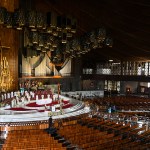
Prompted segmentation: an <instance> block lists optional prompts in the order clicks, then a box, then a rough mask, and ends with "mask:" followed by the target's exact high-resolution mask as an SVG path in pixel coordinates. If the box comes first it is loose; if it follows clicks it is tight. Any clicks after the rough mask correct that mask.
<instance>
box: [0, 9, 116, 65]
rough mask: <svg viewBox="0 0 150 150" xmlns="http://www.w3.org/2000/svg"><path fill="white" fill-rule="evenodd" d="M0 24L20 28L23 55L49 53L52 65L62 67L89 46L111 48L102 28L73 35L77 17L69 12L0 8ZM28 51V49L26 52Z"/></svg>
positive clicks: (89, 47) (90, 47) (88, 48)
mask: <svg viewBox="0 0 150 150" xmlns="http://www.w3.org/2000/svg"><path fill="white" fill-rule="evenodd" d="M0 24H3V25H4V26H6V27H7V28H14V29H17V30H23V32H24V37H25V39H24V41H25V42H24V50H26V51H27V52H24V54H26V56H25V57H33V56H36V54H37V55H39V54H40V53H49V52H50V53H51V55H50V56H49V58H50V60H51V62H52V63H53V64H54V65H55V66H61V65H62V64H63V62H64V61H65V60H66V59H70V58H74V57H80V56H81V55H82V54H85V53H87V52H89V51H90V50H92V49H96V48H102V47H105V46H106V47H112V45H113V40H112V38H111V37H108V36H107V33H106V29H105V28H103V27H101V28H98V29H95V30H92V31H90V32H87V33H85V34H84V35H83V36H81V37H79V38H74V37H75V36H74V35H75V33H76V28H77V20H76V19H75V18H73V17H71V16H69V15H66V16H61V15H58V14H56V13H55V12H47V13H43V12H40V11H37V10H34V9H30V10H23V9H20V8H19V9H16V10H15V11H14V12H8V11H7V10H6V9H5V8H3V7H0ZM29 51H31V52H29Z"/></svg>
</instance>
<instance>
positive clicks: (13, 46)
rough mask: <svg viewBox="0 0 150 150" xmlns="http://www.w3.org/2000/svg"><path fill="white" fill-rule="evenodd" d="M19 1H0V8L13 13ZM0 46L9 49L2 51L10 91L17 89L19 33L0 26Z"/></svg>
mask: <svg viewBox="0 0 150 150" xmlns="http://www.w3.org/2000/svg"><path fill="white" fill-rule="evenodd" d="M18 4H19V0H0V7H5V8H6V9H7V10H8V11H11V12H13V11H14V9H15V8H18ZM0 39H1V44H2V45H4V46H7V47H10V49H3V56H5V57H6V58H7V60H8V64H9V67H10V71H11V76H12V78H13V83H12V85H11V88H10V90H17V89H18V49H19V31H16V30H14V29H7V28H5V27H4V26H2V25H1V26H0Z"/></svg>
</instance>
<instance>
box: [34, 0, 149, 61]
mask: <svg viewBox="0 0 150 150" xmlns="http://www.w3.org/2000/svg"><path fill="white" fill-rule="evenodd" d="M35 2H36V7H39V8H41V9H43V10H48V9H49V10H53V11H56V12H57V13H59V14H61V15H64V14H65V15H66V14H69V15H71V16H73V17H75V18H76V19H77V36H81V35H83V34H84V33H86V32H89V31H91V30H93V29H95V28H98V27H105V28H106V31H107V34H108V35H110V36H111V37H112V38H113V47H112V48H108V47H105V48H99V49H94V50H91V51H90V52H89V53H87V54H85V55H84V57H83V59H85V60H96V61H103V60H108V59H114V60H121V61H126V60H130V61H148V60H150V42H149V40H150V1H149V0H44V1H43V0H35Z"/></svg>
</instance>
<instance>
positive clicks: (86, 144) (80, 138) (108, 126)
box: [59, 118, 150, 150]
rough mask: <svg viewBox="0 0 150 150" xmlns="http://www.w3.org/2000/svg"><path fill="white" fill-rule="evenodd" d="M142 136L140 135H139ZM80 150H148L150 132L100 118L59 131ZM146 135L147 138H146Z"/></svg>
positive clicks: (84, 120)
mask: <svg viewBox="0 0 150 150" xmlns="http://www.w3.org/2000/svg"><path fill="white" fill-rule="evenodd" d="M140 132H141V134H140V135H139V133H140ZM59 134H60V135H62V136H63V137H65V139H67V140H68V141H70V142H71V143H72V144H74V145H78V148H79V149H86V150H129V149H130V150H147V149H148V148H150V142H149V141H150V131H149V130H148V131H145V127H142V128H139V127H138V125H137V124H136V125H133V126H131V124H123V123H116V122H113V121H110V120H103V119H98V118H84V119H82V120H78V121H77V123H76V124H72V125H65V126H62V127H61V128H60V129H59ZM145 135H146V136H145Z"/></svg>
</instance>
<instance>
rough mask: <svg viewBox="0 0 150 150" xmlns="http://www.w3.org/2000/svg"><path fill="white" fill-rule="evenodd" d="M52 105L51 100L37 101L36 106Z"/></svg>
mask: <svg viewBox="0 0 150 150" xmlns="http://www.w3.org/2000/svg"><path fill="white" fill-rule="evenodd" d="M50 103H52V99H51V98H47V99H38V100H36V104H37V105H46V104H50Z"/></svg>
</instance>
